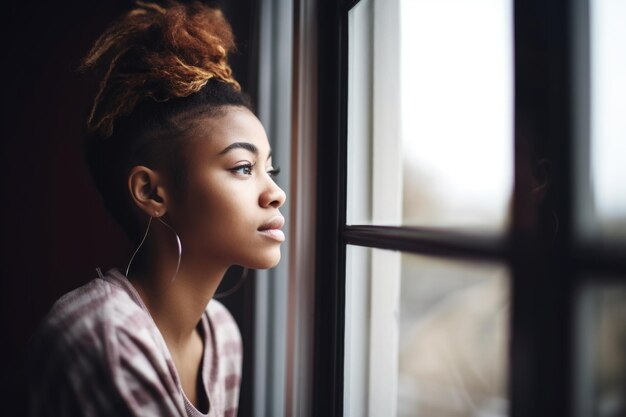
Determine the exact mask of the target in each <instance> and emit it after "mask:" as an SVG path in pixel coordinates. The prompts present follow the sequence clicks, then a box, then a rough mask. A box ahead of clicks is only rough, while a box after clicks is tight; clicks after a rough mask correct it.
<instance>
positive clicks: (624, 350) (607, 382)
mask: <svg viewBox="0 0 626 417" xmlns="http://www.w3.org/2000/svg"><path fill="white" fill-rule="evenodd" d="M577 333H578V334H577V337H578V339H577V343H576V345H577V348H578V374H577V378H576V381H577V392H576V395H574V398H575V399H576V416H578V417H583V416H584V417H618V416H624V415H626V285H624V284H621V285H615V284H614V285H606V284H605V285H598V284H596V285H589V286H587V287H585V288H583V289H582V291H581V294H580V298H579V302H578V332H577Z"/></svg>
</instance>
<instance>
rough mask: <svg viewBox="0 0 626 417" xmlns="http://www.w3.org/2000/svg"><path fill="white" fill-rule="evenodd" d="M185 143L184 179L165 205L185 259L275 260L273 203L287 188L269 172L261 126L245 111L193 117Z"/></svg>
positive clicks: (277, 218) (267, 264)
mask: <svg viewBox="0 0 626 417" xmlns="http://www.w3.org/2000/svg"><path fill="white" fill-rule="evenodd" d="M194 132H195V133H194V135H195V137H194V138H193V139H191V143H190V144H189V146H188V147H187V150H186V153H185V157H186V161H187V167H186V168H187V181H186V183H185V190H184V195H183V198H182V200H181V201H179V202H176V203H175V204H174V205H173V206H172V207H171V209H170V215H171V219H172V222H173V223H174V224H173V226H174V228H175V229H176V231H177V232H178V233H179V235H180V238H181V242H182V245H183V259H185V260H189V261H191V262H194V263H197V262H200V263H202V262H204V261H207V262H211V263H214V264H217V265H221V266H230V265H241V266H245V267H248V268H255V269H265V268H271V267H273V266H275V265H276V264H277V263H278V261H279V260H280V244H281V243H282V242H283V240H284V239H285V236H284V234H283V232H282V231H281V230H280V229H281V227H282V226H283V223H284V219H283V217H282V215H281V214H280V211H279V208H280V207H281V206H282V205H283V203H284V202H285V198H286V196H285V193H284V191H283V190H282V189H280V188H279V187H278V185H276V183H275V182H274V180H273V178H272V172H273V170H274V168H275V167H274V166H273V165H272V157H271V150H270V146H269V142H268V140H267V136H266V134H265V130H264V129H263V126H262V125H261V123H260V122H259V120H258V119H257V118H256V116H254V114H252V113H251V112H250V111H249V110H248V109H246V108H243V107H228V108H227V109H226V111H225V113H224V114H223V115H220V116H214V117H205V118H203V119H201V120H200V121H198V122H197V128H196V129H194Z"/></svg>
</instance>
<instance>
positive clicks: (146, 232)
mask: <svg viewBox="0 0 626 417" xmlns="http://www.w3.org/2000/svg"><path fill="white" fill-rule="evenodd" d="M156 214H157V215H158V213H156ZM152 219H153V217H152V216H150V220H148V226H147V227H146V231H145V233H144V234H143V238H141V242H139V246H137V249H135V252H134V253H133V256H131V257H130V261H129V262H128V266H127V267H126V277H127V278H128V272H129V271H130V265H131V264H132V263H133V259H135V256H136V255H137V252H139V249H141V246H142V245H143V243H144V242H145V241H146V238H147V237H148V232H149V231H150V225H151V224H152ZM157 219H158V220H159V221H160V222H161V223H163V224H164V225H165V226H167V228H168V229H170V230H171V231H172V233H174V236H176V244H177V246H178V262H177V263H176V271H175V272H174V276H172V280H171V281H170V282H173V281H174V279H175V278H176V275H177V274H178V270H179V269H180V261H181V258H182V256H183V245H182V244H181V242H180V237H179V236H178V233H176V230H174V228H173V227H172V226H170V225H169V224H167V223H165V222H164V221H163V220H162V219H161V218H160V217H157Z"/></svg>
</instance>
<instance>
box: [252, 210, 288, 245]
mask: <svg viewBox="0 0 626 417" xmlns="http://www.w3.org/2000/svg"><path fill="white" fill-rule="evenodd" d="M284 224H285V218H284V217H283V216H281V215H278V216H274V217H272V218H271V219H270V220H269V221H268V222H267V223H265V224H264V225H263V226H261V227H259V228H258V229H257V230H258V231H259V232H260V233H262V234H263V235H265V236H267V237H268V238H271V239H273V240H276V241H278V242H282V241H284V240H285V234H284V233H283V231H282V230H280V229H281V228H282V227H283V225H284Z"/></svg>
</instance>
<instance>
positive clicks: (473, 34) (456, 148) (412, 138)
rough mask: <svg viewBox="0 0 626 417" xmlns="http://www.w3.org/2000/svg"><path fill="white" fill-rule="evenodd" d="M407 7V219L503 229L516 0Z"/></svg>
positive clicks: (411, 3)
mask: <svg viewBox="0 0 626 417" xmlns="http://www.w3.org/2000/svg"><path fill="white" fill-rule="evenodd" d="M402 9H403V10H402V14H401V16H402V20H401V27H402V44H401V45H402V47H401V55H402V56H401V68H402V73H401V83H402V87H401V90H400V91H401V105H402V149H403V152H402V155H403V156H404V157H403V163H404V170H403V174H404V188H403V193H404V204H403V221H404V222H405V223H410V224H420V225H442V226H476V227H481V228H486V229H498V230H501V229H503V228H504V227H505V226H506V222H507V221H508V206H509V201H510V197H511V187H512V166H513V164H512V149H513V94H512V89H513V69H512V65H513V58H512V57H513V52H512V48H513V47H512V45H513V41H512V30H513V27H512V14H511V2H510V1H502V0H479V1H471V2H468V1H460V0H443V1H442V0H439V1H430V0H404V1H403V2H402Z"/></svg>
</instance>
